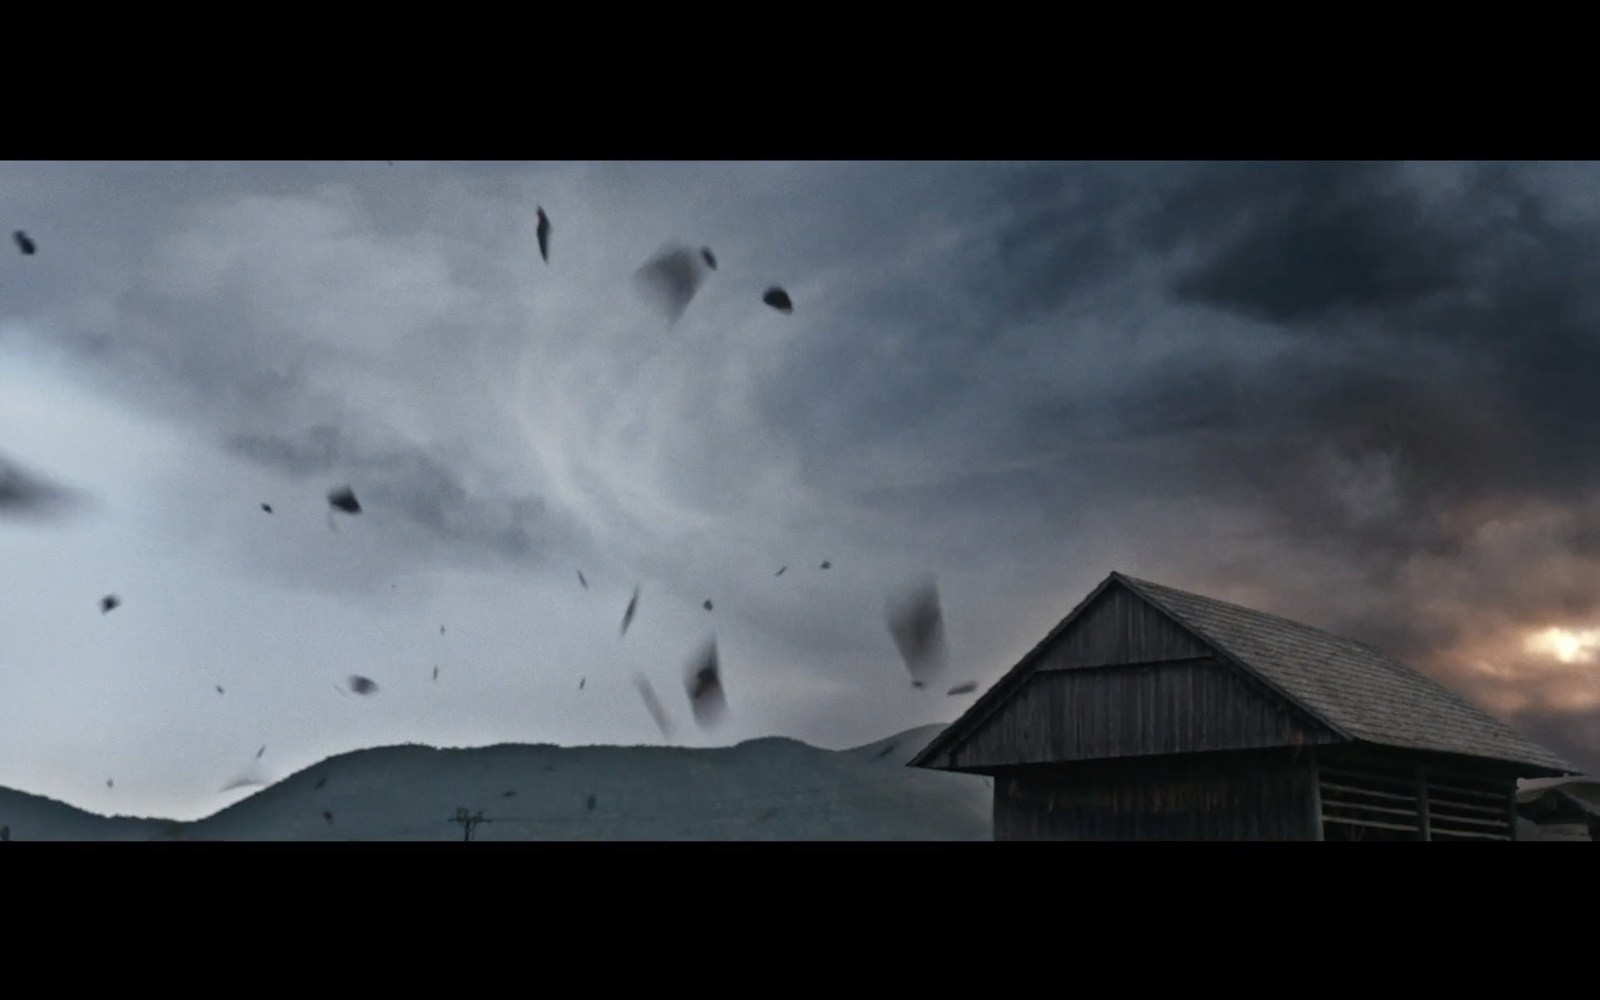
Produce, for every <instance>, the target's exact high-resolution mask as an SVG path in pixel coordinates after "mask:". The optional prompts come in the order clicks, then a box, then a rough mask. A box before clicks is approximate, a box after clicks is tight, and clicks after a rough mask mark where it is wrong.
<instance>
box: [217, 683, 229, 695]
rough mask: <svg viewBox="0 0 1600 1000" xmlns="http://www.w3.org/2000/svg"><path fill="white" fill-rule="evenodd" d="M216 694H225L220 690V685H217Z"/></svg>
mask: <svg viewBox="0 0 1600 1000" xmlns="http://www.w3.org/2000/svg"><path fill="white" fill-rule="evenodd" d="M217 694H227V692H226V691H224V690H222V685H221V684H218V685H217Z"/></svg>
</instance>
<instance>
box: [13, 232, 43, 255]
mask: <svg viewBox="0 0 1600 1000" xmlns="http://www.w3.org/2000/svg"><path fill="white" fill-rule="evenodd" d="M11 238H12V239H13V240H16V241H17V249H18V250H21V251H22V253H23V255H24V256H27V257H32V256H33V255H34V254H35V253H37V252H38V250H39V245H38V244H37V243H35V242H33V238H32V237H30V236H29V235H28V234H27V233H25V232H23V231H22V230H20V229H19V230H17V231H16V232H14V233H12V234H11Z"/></svg>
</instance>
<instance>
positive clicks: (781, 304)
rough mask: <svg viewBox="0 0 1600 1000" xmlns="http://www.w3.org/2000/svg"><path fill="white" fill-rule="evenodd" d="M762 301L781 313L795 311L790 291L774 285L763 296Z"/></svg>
mask: <svg viewBox="0 0 1600 1000" xmlns="http://www.w3.org/2000/svg"><path fill="white" fill-rule="evenodd" d="M761 301H762V302H765V303H766V304H767V305H769V306H771V307H772V308H774V309H776V310H778V311H779V312H781V313H792V312H794V302H792V301H791V300H790V299H789V293H788V292H786V291H784V290H783V289H781V288H779V287H777V286H776V285H774V286H773V287H771V288H769V289H767V290H766V292H765V294H763V295H762V296H761Z"/></svg>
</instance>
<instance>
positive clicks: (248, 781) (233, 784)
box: [217, 776, 266, 795]
mask: <svg viewBox="0 0 1600 1000" xmlns="http://www.w3.org/2000/svg"><path fill="white" fill-rule="evenodd" d="M265 785H266V782H265V781H263V780H261V779H260V778H251V777H249V776H246V777H243V778H235V779H234V780H233V781H230V782H228V783H227V784H226V785H223V786H222V787H221V788H219V789H217V794H219V795H220V794H223V793H224V792H231V791H233V790H234V789H236V788H255V787H261V786H265Z"/></svg>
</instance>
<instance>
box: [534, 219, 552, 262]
mask: <svg viewBox="0 0 1600 1000" xmlns="http://www.w3.org/2000/svg"><path fill="white" fill-rule="evenodd" d="M534 211H535V212H537V213H538V215H539V230H538V236H539V256H540V257H542V258H543V259H544V262H545V263H546V264H548V263H550V217H549V216H548V215H545V214H544V206H542V205H539V206H535V207H534Z"/></svg>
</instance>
